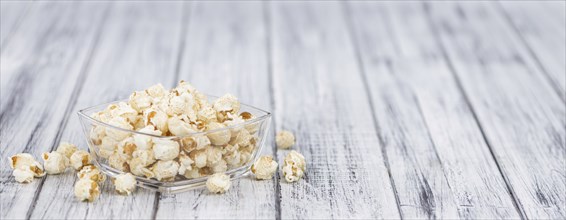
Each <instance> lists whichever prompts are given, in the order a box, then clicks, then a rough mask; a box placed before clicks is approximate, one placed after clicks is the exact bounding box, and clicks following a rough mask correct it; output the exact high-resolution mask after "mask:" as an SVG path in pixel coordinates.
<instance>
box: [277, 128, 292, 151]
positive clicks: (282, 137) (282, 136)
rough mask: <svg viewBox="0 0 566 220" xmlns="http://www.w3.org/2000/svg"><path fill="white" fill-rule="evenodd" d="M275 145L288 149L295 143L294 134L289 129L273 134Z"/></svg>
mask: <svg viewBox="0 0 566 220" xmlns="http://www.w3.org/2000/svg"><path fill="white" fill-rule="evenodd" d="M275 142H276V143H277V147H279V148H283V149H288V148H290V147H291V146H293V145H294V144H295V136H294V135H293V133H291V132H289V131H280V132H279V133H277V135H276V136H275Z"/></svg>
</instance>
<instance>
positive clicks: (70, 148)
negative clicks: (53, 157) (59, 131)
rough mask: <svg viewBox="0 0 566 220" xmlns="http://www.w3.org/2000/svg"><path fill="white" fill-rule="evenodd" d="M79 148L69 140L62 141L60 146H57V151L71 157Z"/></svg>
mask: <svg viewBox="0 0 566 220" xmlns="http://www.w3.org/2000/svg"><path fill="white" fill-rule="evenodd" d="M78 149H79V148H77V146H76V145H74V144H71V143H68V142H61V143H60V144H59V147H57V150H56V151H57V152H59V153H61V154H63V155H65V157H67V158H69V159H71V156H72V155H73V153H75V151H77V150H78Z"/></svg>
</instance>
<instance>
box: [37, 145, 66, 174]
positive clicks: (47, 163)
mask: <svg viewBox="0 0 566 220" xmlns="http://www.w3.org/2000/svg"><path fill="white" fill-rule="evenodd" d="M42 157H43V166H44V168H45V171H46V172H47V174H60V173H63V172H65V170H66V169H67V166H69V159H68V158H67V157H65V156H64V155H63V154H61V153H59V152H57V151H53V152H51V153H43V155H42Z"/></svg>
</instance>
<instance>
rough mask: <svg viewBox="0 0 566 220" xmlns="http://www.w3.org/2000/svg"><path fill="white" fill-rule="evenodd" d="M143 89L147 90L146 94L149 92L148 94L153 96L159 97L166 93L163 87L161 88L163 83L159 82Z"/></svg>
mask: <svg viewBox="0 0 566 220" xmlns="http://www.w3.org/2000/svg"><path fill="white" fill-rule="evenodd" d="M145 91H146V92H147V94H149V96H151V97H153V98H161V97H163V96H165V94H166V93H167V91H166V90H165V88H163V85H161V83H159V84H157V85H153V86H151V87H149V88H148V89H147V90H145Z"/></svg>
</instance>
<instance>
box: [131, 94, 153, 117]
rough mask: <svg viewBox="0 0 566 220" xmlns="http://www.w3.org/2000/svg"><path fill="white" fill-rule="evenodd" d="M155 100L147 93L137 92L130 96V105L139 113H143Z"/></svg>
mask: <svg viewBox="0 0 566 220" xmlns="http://www.w3.org/2000/svg"><path fill="white" fill-rule="evenodd" d="M152 100H153V98H152V97H151V96H149V94H147V92H145V91H137V92H134V93H132V95H130V99H129V100H128V104H130V106H132V108H133V109H135V110H136V111H137V112H138V113H142V112H143V110H145V109H147V108H149V107H151V102H152Z"/></svg>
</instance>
